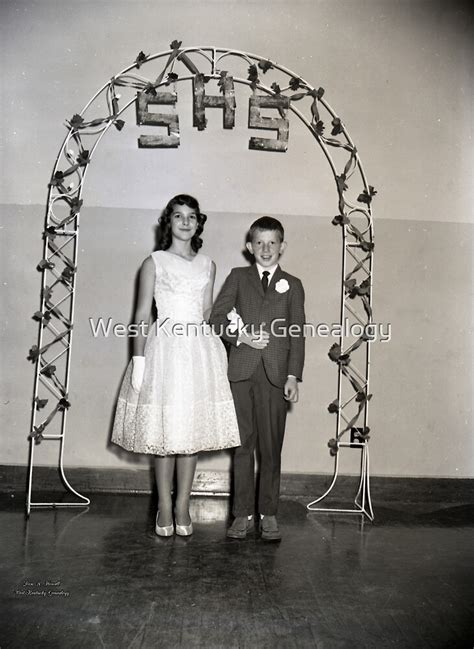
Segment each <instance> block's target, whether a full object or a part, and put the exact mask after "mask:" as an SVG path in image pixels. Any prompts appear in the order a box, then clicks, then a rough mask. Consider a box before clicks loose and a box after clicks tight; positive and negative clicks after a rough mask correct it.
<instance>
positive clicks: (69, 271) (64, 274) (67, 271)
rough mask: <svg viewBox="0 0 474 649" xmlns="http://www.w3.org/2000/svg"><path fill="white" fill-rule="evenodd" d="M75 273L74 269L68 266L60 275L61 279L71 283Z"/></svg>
mask: <svg viewBox="0 0 474 649" xmlns="http://www.w3.org/2000/svg"><path fill="white" fill-rule="evenodd" d="M75 272H76V269H75V268H70V267H69V266H67V267H66V268H65V269H64V270H63V272H62V273H61V277H62V278H63V279H65V280H66V281H67V282H69V281H71V279H72V276H73V275H74V273H75Z"/></svg>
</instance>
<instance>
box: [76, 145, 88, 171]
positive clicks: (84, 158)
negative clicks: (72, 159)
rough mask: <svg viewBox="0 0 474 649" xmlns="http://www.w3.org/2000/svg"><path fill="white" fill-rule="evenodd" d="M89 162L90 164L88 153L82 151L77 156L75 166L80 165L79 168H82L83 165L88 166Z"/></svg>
mask: <svg viewBox="0 0 474 649" xmlns="http://www.w3.org/2000/svg"><path fill="white" fill-rule="evenodd" d="M89 162H90V156H89V151H87V150H86V149H84V150H83V151H81V152H80V153H79V155H78V156H77V164H78V165H80V166H81V167H84V166H85V165H87V164H89Z"/></svg>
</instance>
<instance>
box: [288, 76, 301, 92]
mask: <svg viewBox="0 0 474 649" xmlns="http://www.w3.org/2000/svg"><path fill="white" fill-rule="evenodd" d="M289 85H290V88H291V89H292V90H298V88H299V87H300V85H301V79H299V78H298V77H291V79H290V84H289Z"/></svg>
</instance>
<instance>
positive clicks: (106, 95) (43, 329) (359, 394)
mask: <svg viewBox="0 0 474 649" xmlns="http://www.w3.org/2000/svg"><path fill="white" fill-rule="evenodd" d="M181 45H182V44H181V42H180V41H173V43H171V45H170V49H169V50H167V51H165V52H160V53H158V54H152V55H147V54H144V53H143V52H140V53H139V55H138V56H137V58H136V59H135V61H134V62H133V63H132V64H131V65H129V66H128V67H126V68H125V69H124V70H122V71H121V72H119V73H118V74H116V75H114V76H113V77H112V78H111V79H110V80H109V81H107V83H105V84H104V85H103V86H102V87H101V88H100V89H99V90H98V91H97V92H96V94H95V95H94V96H93V97H92V99H91V100H90V101H89V102H88V103H87V104H86V106H85V107H84V108H83V110H82V111H81V112H80V113H78V114H75V115H73V116H72V117H71V118H70V119H69V120H67V121H66V126H67V134H66V136H65V138H64V141H63V143H62V145H61V147H60V149H59V152H58V155H57V158H56V161H55V163H54V167H53V171H52V174H51V179H50V182H49V185H48V197H47V205H46V216H45V225H44V230H43V256H42V259H41V260H40V262H39V263H38V266H37V269H38V271H40V272H41V301H40V309H39V310H38V311H36V313H35V314H34V315H33V318H34V319H35V320H37V321H38V340H37V344H35V345H33V346H32V347H31V349H30V351H29V356H28V360H30V361H32V362H33V363H34V366H35V377H34V394H33V403H32V411H31V429H30V434H29V440H30V452H29V470H28V490H27V514H28V515H29V513H30V510H31V508H33V507H59V506H84V505H88V504H89V502H90V501H89V499H88V498H86V497H85V496H83V495H81V494H80V493H79V492H78V491H76V490H75V489H74V488H73V487H72V486H71V484H70V483H69V481H68V479H67V477H66V475H65V472H64V467H63V455H64V445H65V438H66V423H67V413H68V410H69V408H70V407H71V405H72V404H71V402H70V401H69V386H70V367H71V351H72V339H73V326H74V304H75V295H76V278H77V271H78V240H79V221H80V211H81V208H82V205H83V199H82V194H83V189H84V186H85V179H86V174H87V169H88V167H89V164H90V163H91V161H92V158H93V155H94V152H95V150H96V148H97V146H98V145H99V143H100V141H101V140H102V138H103V137H104V135H105V134H106V132H107V131H108V130H109V129H110V128H112V127H114V128H115V129H117V130H118V131H121V130H122V128H123V127H124V126H125V122H124V120H123V119H122V115H123V114H124V112H125V111H126V110H127V109H128V108H129V107H130V106H132V105H135V106H136V116H137V117H136V119H137V124H144V125H156V126H162V127H166V128H167V134H166V135H162V134H160V135H156V136H154V135H151V136H149V135H145V136H141V137H140V138H139V141H138V146H139V147H145V148H149V147H152V148H176V147H177V146H180V132H179V114H178V113H177V112H176V98H177V86H178V84H179V83H180V82H182V81H192V83H193V126H194V127H196V128H198V129H199V130H203V129H205V128H206V118H205V111H206V109H211V108H220V109H222V111H223V127H224V128H229V129H230V128H232V127H233V124H234V117H235V116H234V113H235V110H236V102H235V96H234V84H235V83H237V84H242V85H245V86H248V87H249V89H250V91H251V94H250V97H249V108H248V117H249V128H252V129H263V130H270V131H276V132H277V137H276V138H275V137H273V138H272V137H267V138H263V137H253V136H249V149H250V150H252V149H256V150H264V151H265V150H266V151H280V152H285V151H286V150H287V146H288V136H289V119H288V115H289V114H292V115H294V116H296V117H297V118H298V119H299V120H300V121H301V122H302V123H303V124H304V126H305V127H306V129H307V131H308V132H309V134H310V135H311V136H312V137H313V138H314V139H315V140H316V142H317V143H318V145H319V146H320V148H321V150H322V151H323V154H324V156H325V157H326V160H327V162H328V163H329V165H330V168H331V171H332V173H333V176H334V181H335V186H336V191H337V199H338V203H337V214H336V215H335V216H334V218H333V219H332V224H333V226H335V227H337V228H339V230H340V232H341V243H342V259H341V288H340V313H339V316H340V335H339V337H338V340H337V342H335V343H334V344H333V345H332V346H331V348H330V349H329V353H328V355H329V358H330V360H331V361H332V362H333V363H334V364H335V367H336V370H337V395H336V398H335V399H334V401H332V402H331V403H330V404H329V406H328V410H329V412H331V413H334V414H335V417H336V432H335V436H334V437H333V438H331V439H330V440H329V442H328V447H329V452H330V454H331V455H332V456H334V472H333V479H332V482H331V484H330V486H329V488H328V490H327V491H326V492H325V493H324V494H323V495H322V496H320V497H319V498H317V499H316V500H315V501H313V502H312V503H309V505H308V509H310V510H312V511H318V510H319V509H320V508H317V507H315V505H316V504H317V503H319V501H321V500H323V499H324V498H325V497H326V496H327V494H328V493H329V492H330V491H331V489H332V488H333V486H334V484H335V482H336V478H337V476H338V470H339V451H340V450H341V449H343V448H349V447H350V448H357V449H359V450H361V473H360V482H359V488H358V492H357V494H356V497H355V501H354V505H355V506H354V508H353V509H341V510H331V509H328V508H325V509H324V510H323V511H340V512H347V513H359V514H363V515H366V516H367V517H368V518H370V519H371V520H372V519H373V511H372V505H371V500H370V484H369V455H368V440H369V432H370V429H369V426H368V411H369V400H370V398H371V396H372V395H371V394H370V392H369V370H370V342H371V340H372V339H373V329H372V327H373V314H372V280H373V253H374V236H373V223H372V209H371V204H372V199H373V197H374V195H375V194H376V193H377V192H376V191H375V190H374V188H373V187H372V186H371V185H369V184H368V183H367V180H366V176H365V173H364V170H363V167H362V163H361V161H360V158H359V154H358V152H357V149H356V147H355V145H354V143H353V142H352V140H351V138H350V135H349V133H348V130H347V128H346V126H345V124H344V123H343V120H342V119H341V117H339V116H338V114H337V113H336V112H335V111H334V110H333V109H332V108H331V107H330V105H329V104H328V103H327V101H326V99H325V91H324V89H323V88H321V87H319V88H315V87H313V86H312V85H311V84H309V83H308V82H307V81H305V80H304V79H302V78H301V77H300V76H298V75H296V74H295V73H294V72H292V71H291V70H289V69H287V68H285V67H283V66H281V65H279V64H277V63H275V62H274V61H271V60H270V59H268V58H266V57H261V56H258V55H255V54H250V53H248V52H242V51H238V50H233V49H228V48H221V47H214V46H196V47H182V46H181ZM145 66H146V67H147V70H149V72H150V75H149V76H148V77H145V76H143V74H142V70H143V68H145ZM224 66H225V67H224ZM152 70H153V74H151V72H152ZM211 80H216V81H217V86H218V89H219V92H220V94H218V95H210V94H207V93H206V85H207V84H208V83H209V81H211ZM118 89H120V93H119V92H118V91H117V90H118ZM121 93H122V94H121ZM152 104H154V105H163V106H168V109H167V112H163V113H153V112H149V111H148V106H149V105H152ZM261 108H264V109H273V110H275V111H277V114H276V116H275V117H263V116H262V115H261V113H260V109H261ZM329 129H330V135H328V134H327V131H329ZM335 211H336V210H335ZM356 323H358V324H359V328H360V335H358V336H355V337H354V336H352V337H351V336H348V335H347V332H348V327H349V326H350V325H351V324H356ZM54 426H56V430H57V431H58V432H54V431H53V432H49V430H51V429H53V428H54ZM48 429H49V430H48ZM346 433H350V441H344V439H343V437H344V436H345V435H346ZM46 440H48V441H50V440H55V441H58V442H59V471H60V476H61V479H62V481H63V483H64V485H65V487H66V488H67V489H68V490H69V491H70V492H71V493H73V494H74V495H75V496H77V498H78V499H79V502H58V503H50V502H47V503H45V502H43V503H41V502H33V501H32V498H31V496H32V484H33V467H34V452H35V446H37V445H38V444H40V443H41V442H42V441H46Z"/></svg>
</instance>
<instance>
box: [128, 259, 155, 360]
mask: <svg viewBox="0 0 474 649" xmlns="http://www.w3.org/2000/svg"><path fill="white" fill-rule="evenodd" d="M154 287H155V262H154V261H153V259H152V257H151V256H150V257H147V258H146V259H145V261H144V262H143V264H142V267H141V269H140V279H139V284H138V300H137V308H136V309H135V318H134V323H135V324H137V325H139V326H138V335H137V337H136V338H134V339H133V355H134V356H143V355H144V351H145V342H146V335H144V331H143V330H144V328H145V326H146V327H148V320H149V317H150V312H151V305H152V303H153V291H154ZM142 323H144V324H142Z"/></svg>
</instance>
